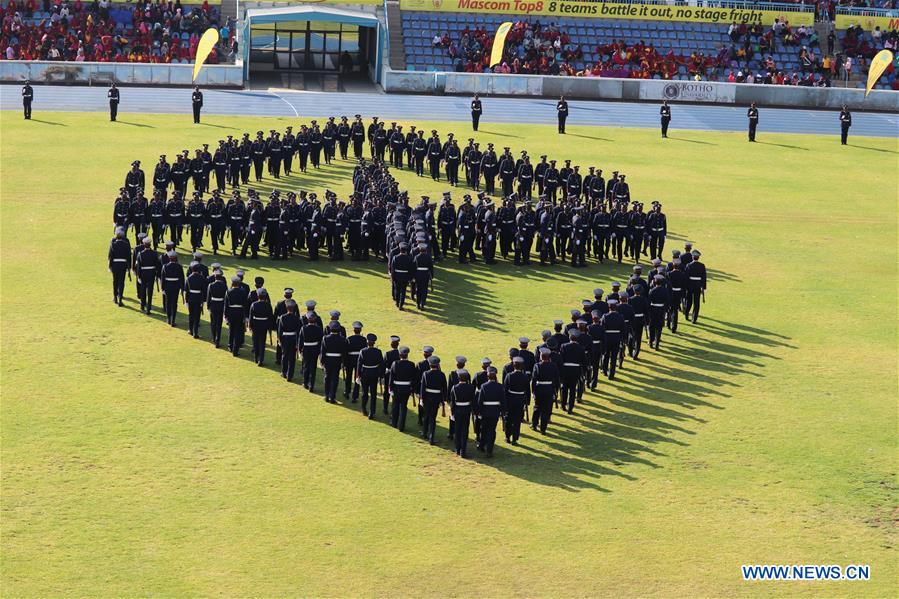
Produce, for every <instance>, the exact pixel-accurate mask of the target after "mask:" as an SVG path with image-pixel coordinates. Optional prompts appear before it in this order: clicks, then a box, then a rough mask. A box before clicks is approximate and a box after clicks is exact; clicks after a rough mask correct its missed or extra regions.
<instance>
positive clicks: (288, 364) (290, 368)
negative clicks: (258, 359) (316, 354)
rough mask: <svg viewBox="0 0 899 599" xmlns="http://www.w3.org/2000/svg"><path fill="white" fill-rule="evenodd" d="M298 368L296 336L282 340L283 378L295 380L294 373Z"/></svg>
mask: <svg viewBox="0 0 899 599" xmlns="http://www.w3.org/2000/svg"><path fill="white" fill-rule="evenodd" d="M296 366H297V341H296V336H294V335H290V336H285V337H282V338H281V376H283V377H284V378H286V379H287V380H288V381H292V380H293V373H294V370H295V369H296Z"/></svg>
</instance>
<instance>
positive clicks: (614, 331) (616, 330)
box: [606, 329, 621, 333]
mask: <svg viewBox="0 0 899 599" xmlns="http://www.w3.org/2000/svg"><path fill="white" fill-rule="evenodd" d="M620 332H621V331H619V330H618V329H615V330H613V331H606V333H620Z"/></svg>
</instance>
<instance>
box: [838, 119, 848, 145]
mask: <svg viewBox="0 0 899 599" xmlns="http://www.w3.org/2000/svg"><path fill="white" fill-rule="evenodd" d="M848 139H849V125H844V124H843V123H840V143H841V144H843V145H844V146H845V145H846V141H847V140H848Z"/></svg>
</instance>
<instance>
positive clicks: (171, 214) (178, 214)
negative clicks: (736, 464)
mask: <svg viewBox="0 0 899 599" xmlns="http://www.w3.org/2000/svg"><path fill="white" fill-rule="evenodd" d="M169 216H181V214H180V213H178V212H175V213H172V212H169Z"/></svg>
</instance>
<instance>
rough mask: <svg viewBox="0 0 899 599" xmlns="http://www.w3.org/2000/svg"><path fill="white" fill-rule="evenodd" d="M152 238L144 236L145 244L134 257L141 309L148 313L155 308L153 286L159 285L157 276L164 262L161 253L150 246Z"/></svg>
mask: <svg viewBox="0 0 899 599" xmlns="http://www.w3.org/2000/svg"><path fill="white" fill-rule="evenodd" d="M151 242H152V240H151V239H150V238H149V237H144V240H143V246H142V247H141V248H140V250H139V251H138V253H137V256H136V258H135V259H134V271H135V275H136V277H137V280H138V285H137V292H138V296H139V298H140V309H141V311H145V312H146V313H147V314H149V313H150V312H151V310H152V309H153V288H154V287H153V286H154V284H155V285H157V286H158V283H157V282H156V278H157V276H158V274H159V269H160V268H162V264H161V263H160V261H159V254H157V253H156V250H154V249H152V248H151V247H150V244H151Z"/></svg>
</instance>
